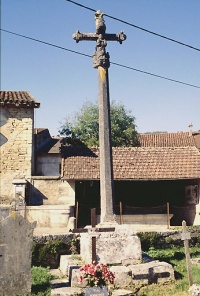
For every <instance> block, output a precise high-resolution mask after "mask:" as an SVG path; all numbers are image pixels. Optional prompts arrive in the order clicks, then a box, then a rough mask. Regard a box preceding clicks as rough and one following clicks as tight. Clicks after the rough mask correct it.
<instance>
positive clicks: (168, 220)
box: [167, 202, 170, 229]
mask: <svg viewBox="0 0 200 296" xmlns="http://www.w3.org/2000/svg"><path fill="white" fill-rule="evenodd" d="M169 228H170V219H169V203H168V202H167V229H169Z"/></svg>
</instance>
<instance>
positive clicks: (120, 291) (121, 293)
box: [112, 289, 134, 296]
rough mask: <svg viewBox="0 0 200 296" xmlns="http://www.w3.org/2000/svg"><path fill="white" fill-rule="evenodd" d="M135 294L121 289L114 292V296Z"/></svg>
mask: <svg viewBox="0 0 200 296" xmlns="http://www.w3.org/2000/svg"><path fill="white" fill-rule="evenodd" d="M132 295H134V293H133V292H132V291H130V290H124V289H119V290H114V291H113V292H112V296H132Z"/></svg>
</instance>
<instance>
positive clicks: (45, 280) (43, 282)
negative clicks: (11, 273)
mask: <svg viewBox="0 0 200 296" xmlns="http://www.w3.org/2000/svg"><path fill="white" fill-rule="evenodd" d="M31 273H32V289H31V290H32V293H31V295H34V294H36V295H38V296H39V295H43V296H48V295H50V281H51V280H52V279H53V276H52V275H51V274H50V273H49V268H43V267H36V266H33V267H32V269H31Z"/></svg>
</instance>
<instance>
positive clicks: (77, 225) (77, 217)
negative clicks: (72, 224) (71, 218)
mask: <svg viewBox="0 0 200 296" xmlns="http://www.w3.org/2000/svg"><path fill="white" fill-rule="evenodd" d="M76 228H78V200H77V201H76Z"/></svg>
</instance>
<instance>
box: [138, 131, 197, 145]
mask: <svg viewBox="0 0 200 296" xmlns="http://www.w3.org/2000/svg"><path fill="white" fill-rule="evenodd" d="M138 139H139V142H140V146H141V147H187V146H195V140H194V137H193V136H190V135H189V132H179V133H153V134H139V135H138Z"/></svg>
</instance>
